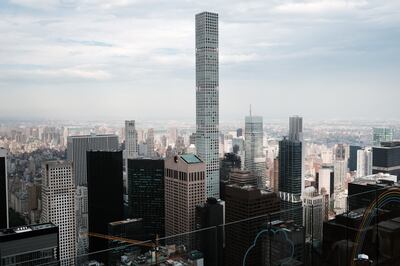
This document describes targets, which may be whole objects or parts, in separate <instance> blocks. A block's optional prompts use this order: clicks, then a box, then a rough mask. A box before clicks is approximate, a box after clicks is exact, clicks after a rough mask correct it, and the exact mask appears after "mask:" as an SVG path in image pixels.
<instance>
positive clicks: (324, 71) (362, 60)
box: [0, 0, 400, 115]
mask: <svg viewBox="0 0 400 266" xmlns="http://www.w3.org/2000/svg"><path fill="white" fill-rule="evenodd" d="M397 2H398V1H390V0H379V1H378V0H354V1H344V0H329V1H328V0H325V1H324V0H321V1H316V0H310V1H289V0H284V1H264V0H255V1H251V2H249V1H239V0H230V1H228V0H221V1H211V0H209V1H176V0H171V1H161V0H117V1H106V0H54V1H51V0H35V1H34V0H8V1H2V3H0V32H2V38H0V58H1V62H0V63H1V65H0V91H1V92H3V94H2V95H4V93H5V95H7V90H9V89H17V88H20V87H29V86H31V83H32V84H35V85H37V86H39V85H41V86H51V87H52V89H54V90H60V91H61V90H68V88H69V86H74V87H76V88H78V89H79V90H81V91H84V90H91V89H93V88H98V87H99V85H100V84H101V85H102V86H105V87H107V88H111V87H112V88H113V90H112V93H114V94H117V93H118V92H120V91H124V94H123V95H124V96H123V97H124V98H128V96H127V95H130V97H132V98H134V99H139V100H140V101H142V102H145V101H146V100H147V99H145V97H148V96H149V95H150V97H152V102H153V103H154V105H157V106H160V109H159V111H160V110H165V109H167V108H170V105H169V104H168V99H170V98H171V97H170V95H168V94H164V93H169V91H168V90H170V91H171V93H172V92H176V91H177V92H179V93H182V92H185V94H184V95H185V96H184V97H186V98H184V97H183V98H182V99H181V100H182V102H181V103H179V104H177V105H182V107H185V108H186V109H189V108H192V105H193V99H194V98H193V97H192V96H193V95H192V94H191V93H190V92H192V91H191V89H190V88H192V89H193V86H194V85H193V84H194V78H195V71H194V68H195V51H194V38H195V32H194V14H196V13H197V12H200V11H203V10H209V9H210V8H212V9H213V10H212V11H216V12H218V13H219V15H220V16H219V17H220V49H219V51H220V71H221V82H220V83H221V88H222V89H221V95H223V97H224V98H221V106H222V107H221V113H223V114H231V113H235V114H236V113H237V112H238V110H241V109H240V107H239V106H240V105H241V104H242V102H243V101H246V103H245V104H244V105H245V107H244V109H246V108H247V107H246V106H247V103H248V102H253V103H254V104H255V105H256V104H257V102H258V103H259V105H260V106H265V113H266V114H271V115H272V114H279V113H283V112H285V110H290V111H291V112H293V113H301V110H309V109H311V108H309V106H316V105H317V103H319V102H323V101H324V100H325V99H324V95H325V94H327V93H329V91H328V90H336V91H337V93H335V95H340V93H343V94H344V95H346V97H349V98H350V99H351V98H353V99H354V98H357V99H358V100H359V101H360V102H366V103H368V102H373V100H374V98H375V97H376V95H375V94H374V91H375V90H377V91H381V92H382V93H383V92H385V93H386V94H387V95H391V96H392V97H391V99H395V98H396V97H397V98H398V97H400V95H399V90H398V89H397V84H398V82H399V80H398V78H396V77H395V75H393V73H396V71H397V70H398V69H399V67H400V66H399V63H398V62H400V37H399V36H400V30H399V24H400V15H399V12H400V3H397ZM371 73H372V74H373V75H372V74H371ZM352 75H353V79H351V78H349V76H352ZM355 75H356V76H357V77H362V78H360V80H359V79H357V81H355V80H354V76H355ZM333 77H334V78H333ZM377 80H379V82H380V84H379V83H377V82H376V81H377ZM72 83H73V85H71V84H72ZM344 83H346V84H344ZM249 84H251V85H249ZM349 84H352V86H358V85H360V84H362V85H363V86H361V85H360V87H363V88H364V89H365V90H366V91H368V92H370V93H358V94H356V93H353V92H352V90H351V89H350V87H351V86H350V85H349ZM32 86H33V85H32ZM167 88H168V89H167ZM344 88H346V89H344ZM357 88H358V87H357ZM140 89H142V90H146V91H151V92H152V93H151V94H147V93H144V92H141V91H140ZM175 90H176V91H175ZM31 91H32V92H29V90H28V92H27V94H29V93H32V94H33V93H34V91H35V90H34V89H32V90H31ZM133 91H134V93H133ZM276 91H278V92H280V94H277V93H276ZM290 92H292V93H290ZM297 92H301V93H299V94H296V95H297V98H296V99H295V100H296V101H286V100H283V99H285V98H283V99H282V100H281V101H278V100H276V101H273V102H272V103H269V104H268V106H267V105H265V100H266V99H270V98H271V97H278V98H279V97H281V96H280V95H286V94H287V95H289V96H290V95H291V94H292V95H293V94H295V93H297ZM107 93H110V94H107ZM107 93H105V94H104V95H105V96H104V97H105V98H107V99H109V98H111V97H113V95H112V94H111V92H107ZM259 95H262V96H263V97H259ZM156 96H157V97H156ZM158 96H159V97H158ZM286 98H287V97H286ZM13 99H15V98H13ZM278 102H279V105H277V103H278ZM289 102H290V104H289ZM231 103H235V104H231ZM5 104H6V105H5V106H3V111H4V112H13V111H14V105H13V104H12V103H11V102H10V103H9V102H6V103H5ZM40 104H43V103H37V105H40ZM121 104H125V102H122V103H121ZM318 106H319V107H318V108H319V110H318V112H320V113H321V115H323V114H327V113H329V112H331V110H334V109H335V110H337V109H338V108H336V107H335V106H334V105H333V103H332V104H331V103H327V104H326V105H322V104H321V105H318ZM348 106H354V104H351V103H347V105H346V106H345V107H343V108H341V109H340V110H347V108H349V107H348ZM142 107H143V106H142ZM124 108H125V109H124ZM129 108H132V109H129ZM138 108H139V107H138V106H137V105H134V106H132V105H129V106H121V107H120V109H121V110H122V109H123V110H124V111H125V112H127V110H130V112H132V113H135V112H136V113H137V112H141V110H139V109H138ZM350 108H353V110H352V112H351V113H354V114H355V113H357V112H362V111H360V110H358V109H357V108H356V107H350ZM117 109H118V108H113V109H112V110H117ZM297 109H300V110H299V111H296V110H297ZM7 110H8V111H7ZM112 110H111V111H112ZM149 112H150V113H151V112H154V115H156V114H157V113H156V111H152V110H149ZM310 112H311V111H310ZM376 112H377V113H380V114H383V113H384V112H386V113H385V114H387V113H389V110H387V111H384V110H377V111H376ZM177 113H179V112H177ZM392 113H396V112H395V111H393V112H392Z"/></svg>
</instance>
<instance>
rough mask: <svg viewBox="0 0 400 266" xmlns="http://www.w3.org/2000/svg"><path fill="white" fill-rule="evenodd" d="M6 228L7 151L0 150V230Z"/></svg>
mask: <svg viewBox="0 0 400 266" xmlns="http://www.w3.org/2000/svg"><path fill="white" fill-rule="evenodd" d="M8 226H9V224H8V181H7V150H6V149H3V148H0V229H3V228H7V227H8Z"/></svg>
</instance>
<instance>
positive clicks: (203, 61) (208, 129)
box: [196, 12, 219, 199]
mask: <svg viewBox="0 0 400 266" xmlns="http://www.w3.org/2000/svg"><path fill="white" fill-rule="evenodd" d="M218 60H219V59H218V14H216V13H211V12H202V13H199V14H197V15H196V149H197V155H198V156H199V157H200V158H201V159H202V160H203V161H204V162H205V164H206V180H207V182H206V185H207V187H206V192H207V197H214V198H217V199H218V198H219V158H218V153H219V141H218V136H219V62H218Z"/></svg>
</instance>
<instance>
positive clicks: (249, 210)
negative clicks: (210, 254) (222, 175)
mask: <svg viewBox="0 0 400 266" xmlns="http://www.w3.org/2000/svg"><path fill="white" fill-rule="evenodd" d="M279 208H280V206H279V198H278V196H277V195H276V194H275V193H274V192H271V191H269V190H266V189H259V188H257V187H256V186H249V185H248V186H243V187H242V186H239V185H237V184H232V185H227V186H226V188H225V210H226V211H225V212H226V223H227V225H226V226H225V234H226V241H225V243H226V247H225V265H234V266H238V265H244V264H243V257H244V255H245V253H246V250H247V249H248V248H249V247H250V246H251V245H252V244H253V243H254V240H255V239H256V236H257V233H258V232H260V231H261V230H262V229H264V227H263V226H265V224H266V223H268V221H269V218H271V219H275V218H277V217H276V214H274V215H271V216H267V214H269V213H274V212H278V211H279ZM238 221H240V222H238ZM261 253H262V251H261V247H260V245H259V244H258V245H257V246H255V247H254V250H253V251H252V252H251V255H250V256H248V260H247V264H246V265H263V264H262V262H261V258H262V255H261Z"/></svg>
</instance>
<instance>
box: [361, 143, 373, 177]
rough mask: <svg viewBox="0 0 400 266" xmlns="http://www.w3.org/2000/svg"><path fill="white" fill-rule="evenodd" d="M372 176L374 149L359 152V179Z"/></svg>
mask: <svg viewBox="0 0 400 266" xmlns="http://www.w3.org/2000/svg"><path fill="white" fill-rule="evenodd" d="M367 175H372V148H364V149H362V150H358V151H357V177H362V176H367Z"/></svg>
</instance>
